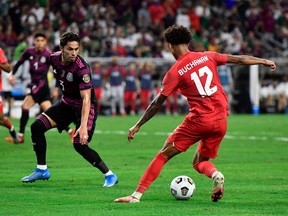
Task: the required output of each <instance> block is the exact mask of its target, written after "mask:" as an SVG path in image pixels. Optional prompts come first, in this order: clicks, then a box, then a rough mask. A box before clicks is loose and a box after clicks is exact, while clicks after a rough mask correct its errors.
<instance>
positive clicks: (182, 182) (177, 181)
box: [170, 175, 196, 200]
mask: <svg viewBox="0 0 288 216" xmlns="http://www.w3.org/2000/svg"><path fill="white" fill-rule="evenodd" d="M195 189H196V186H195V183H194V181H193V180H192V178H190V177H189V176H185V175H181V176H177V177H176V178H174V179H173V180H172V182H171V185H170V191H171V194H172V195H173V196H174V197H175V198H176V199H177V200H188V199H190V198H191V197H192V196H193V194H194V193H195Z"/></svg>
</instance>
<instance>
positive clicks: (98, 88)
mask: <svg viewBox="0 0 288 216" xmlns="http://www.w3.org/2000/svg"><path fill="white" fill-rule="evenodd" d="M103 76H104V71H103V70H102V69H101V67H100V62H95V63H94V64H93V68H92V85H93V89H94V93H95V96H96V98H97V100H98V112H99V113H100V108H101V99H102V89H103V86H102V85H103Z"/></svg>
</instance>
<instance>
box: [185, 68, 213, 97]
mask: <svg viewBox="0 0 288 216" xmlns="http://www.w3.org/2000/svg"><path fill="white" fill-rule="evenodd" d="M198 73H199V76H198V74H197V73H196V72H192V73H191V75H190V77H191V80H193V81H194V82H195V85H196V88H197V90H198V92H199V94H200V95H201V96H202V97H205V96H210V95H212V94H214V93H215V92H216V91H217V86H213V87H211V82H212V78H213V73H212V71H211V70H210V68H209V67H208V66H204V67H202V68H200V69H199V70H198ZM205 74H206V75H207V79H206V81H205V84H204V86H203V85H202V83H201V81H200V77H202V76H204V75H205Z"/></svg>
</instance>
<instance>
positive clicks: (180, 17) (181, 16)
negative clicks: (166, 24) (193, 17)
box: [175, 7, 191, 29]
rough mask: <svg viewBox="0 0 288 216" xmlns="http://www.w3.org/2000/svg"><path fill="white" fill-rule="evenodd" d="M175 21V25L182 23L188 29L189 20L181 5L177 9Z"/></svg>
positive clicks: (185, 10)
mask: <svg viewBox="0 0 288 216" xmlns="http://www.w3.org/2000/svg"><path fill="white" fill-rule="evenodd" d="M175 23H176V24H177V25H183V26H184V27H186V28H188V29H190V26H191V21H190V17H189V15H188V11H187V9H186V8H184V7H183V8H179V9H178V13H177V15H176V22H175Z"/></svg>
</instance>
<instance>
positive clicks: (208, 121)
mask: <svg viewBox="0 0 288 216" xmlns="http://www.w3.org/2000/svg"><path fill="white" fill-rule="evenodd" d="M164 38H165V40H166V42H167V43H168V45H169V47H170V49H171V52H172V54H173V55H174V57H175V59H176V60H177V61H176V63H175V64H174V65H173V66H172V67H171V68H170V70H169V71H168V72H167V73H166V74H165V76H164V78H163V88H162V90H161V92H160V93H159V94H158V95H157V96H156V98H155V99H154V100H153V101H152V102H151V103H150V104H149V106H148V108H147V109H146V110H145V112H144V114H143V115H142V117H141V118H140V119H139V121H138V122H137V123H136V124H135V125H134V126H133V127H131V128H130V129H129V131H128V140H129V141H130V140H132V139H134V136H135V134H136V133H137V132H138V131H139V130H140V128H141V126H142V125H143V124H145V123H146V122H147V121H148V120H150V119H151V118H152V117H153V116H154V115H155V114H156V113H157V112H158V110H159V109H160V108H161V106H162V104H163V103H164V101H165V100H166V99H167V97H168V96H169V95H170V94H171V93H172V92H173V91H174V90H177V91H178V92H179V93H180V94H182V95H184V96H185V97H186V98H187V101H188V104H189V114H188V115H187V116H186V117H185V119H184V121H183V122H182V123H181V124H180V125H179V126H177V127H176V129H175V130H174V131H173V132H172V133H171V135H169V137H168V138H167V140H166V142H165V144H164V146H163V148H162V149H161V150H160V151H159V152H158V154H157V155H156V156H155V157H154V159H153V160H152V161H151V163H150V164H149V166H148V167H147V169H146V171H145V173H144V174H143V176H142V177H141V179H140V181H139V184H138V187H137V188H136V191H135V192H134V193H133V194H132V195H130V196H127V197H122V198H118V199H116V200H115V202H125V203H135V202H140V198H141V196H142V195H143V193H144V192H145V191H146V190H147V188H148V187H149V186H150V184H151V183H152V182H153V181H154V180H155V179H156V178H157V177H158V175H159V173H160V172H161V170H162V168H163V166H164V165H165V163H166V162H167V161H168V160H170V159H171V158H173V157H174V156H175V155H178V154H179V153H182V152H185V151H186V150H187V149H188V148H189V147H190V146H192V145H193V144H195V143H197V142H198V141H200V143H199V145H198V148H197V150H196V152H195V155H194V158H193V167H194V169H195V170H196V171H198V172H199V173H201V174H204V175H206V176H207V177H209V178H212V179H213V191H212V196H211V199H212V201H214V202H217V201H219V200H220V199H221V198H222V197H223V193H224V175H223V174H222V173H221V172H219V171H218V170H217V168H216V167H215V165H214V164H213V163H212V162H211V161H210V158H212V159H213V158H215V157H216V156H217V152H218V149H219V147H220V143H221V141H222V139H223V138H224V135H225V133H226V127H227V115H228V114H229V113H228V102H227V96H226V94H225V92H224V90H223V88H222V86H221V83H220V79H219V76H218V73H217V66H218V65H223V64H226V63H236V64H244V65H252V64H262V65H264V66H267V67H270V69H271V70H275V69H276V65H275V63H274V62H273V61H269V60H266V59H261V58H256V57H253V56H246V55H228V54H220V53H216V52H191V51H189V50H188V45H189V43H190V41H191V33H190V32H189V30H188V29H187V28H185V27H183V26H179V25H173V26H171V27H169V28H168V29H167V30H166V31H165V32H164Z"/></svg>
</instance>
